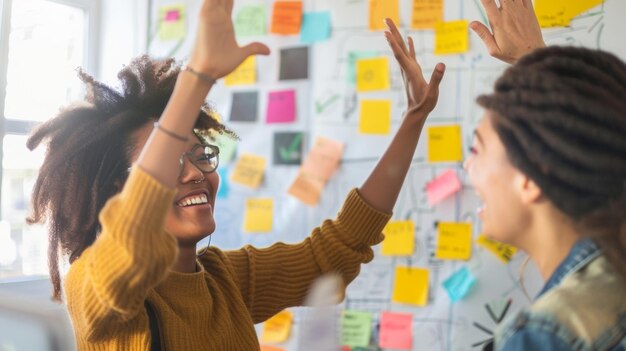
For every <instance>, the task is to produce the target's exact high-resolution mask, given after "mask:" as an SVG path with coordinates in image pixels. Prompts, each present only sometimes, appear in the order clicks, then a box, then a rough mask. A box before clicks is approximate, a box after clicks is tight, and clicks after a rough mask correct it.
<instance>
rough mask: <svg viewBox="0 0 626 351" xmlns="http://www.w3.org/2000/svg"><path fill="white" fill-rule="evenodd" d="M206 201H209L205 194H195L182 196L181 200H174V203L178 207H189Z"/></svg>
mask: <svg viewBox="0 0 626 351" xmlns="http://www.w3.org/2000/svg"><path fill="white" fill-rule="evenodd" d="M207 203H209V197H208V196H207V195H206V194H197V195H191V196H187V197H185V198H183V199H182V200H180V201H178V202H176V205H177V206H179V207H191V206H198V205H204V204H207Z"/></svg>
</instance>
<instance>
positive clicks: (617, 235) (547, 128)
mask: <svg viewBox="0 0 626 351" xmlns="http://www.w3.org/2000/svg"><path fill="white" fill-rule="evenodd" d="M625 97H626V64H624V62H622V61H620V60H619V59H618V58H617V57H616V56H614V55H612V54H610V53H607V52H603V51H599V50H590V49H585V48H575V47H549V48H545V49H540V50H536V51H534V52H533V53H531V54H530V55H528V56H525V57H524V58H522V59H521V60H519V61H518V63H517V64H515V65H514V66H512V67H510V68H509V69H508V70H507V71H506V72H505V73H504V74H503V76H502V77H500V78H499V79H498V81H497V82H496V84H495V91H494V93H493V94H490V95H483V96H480V97H479V98H478V103H479V104H480V105H482V106H483V107H484V108H486V109H488V110H490V111H493V112H495V113H494V120H493V121H494V128H495V130H496V132H497V134H498V136H499V138H500V140H501V141H502V143H503V144H504V146H505V148H506V152H507V156H508V158H509V159H510V160H511V163H512V164H513V165H514V166H515V167H517V168H518V169H520V170H521V171H522V172H524V173H525V174H527V175H528V176H529V177H530V178H531V179H533V181H535V182H536V183H537V184H538V185H539V187H540V188H541V190H542V191H543V192H544V194H545V195H546V197H547V198H548V199H549V200H550V201H551V202H552V203H553V204H554V205H555V206H556V207H557V208H559V209H560V210H561V211H562V212H564V213H565V214H566V215H568V216H569V217H570V218H572V219H573V220H574V221H575V223H576V224H577V226H578V227H579V229H580V230H581V231H582V232H583V233H586V234H587V235H589V236H591V237H593V238H594V239H595V240H596V241H597V242H598V243H599V244H600V247H601V248H602V250H603V252H604V254H605V255H606V256H607V258H608V259H609V261H610V262H611V263H612V264H613V266H614V267H615V269H616V270H617V271H618V272H620V273H621V275H622V276H624V278H625V279H626V191H625V188H626V99H625Z"/></svg>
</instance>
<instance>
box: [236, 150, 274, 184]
mask: <svg viewBox="0 0 626 351" xmlns="http://www.w3.org/2000/svg"><path fill="white" fill-rule="evenodd" d="M265 163H266V162H265V158H263V157H261V156H256V155H252V154H243V155H241V157H239V160H237V164H235V168H234V169H233V171H232V173H231V176H230V181H231V182H233V183H237V184H241V185H245V186H248V187H250V188H258V187H259V186H260V185H261V181H262V180H263V175H264V174H265Z"/></svg>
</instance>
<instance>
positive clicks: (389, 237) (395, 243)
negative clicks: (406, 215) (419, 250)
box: [381, 221, 415, 256]
mask: <svg viewBox="0 0 626 351" xmlns="http://www.w3.org/2000/svg"><path fill="white" fill-rule="evenodd" d="M383 234H385V240H383V245H382V247H381V253H382V254H383V256H410V255H412V254H413V251H414V250H415V224H414V223H413V221H390V222H389V223H387V225H386V226H385V228H384V229H383Z"/></svg>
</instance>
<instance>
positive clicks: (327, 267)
mask: <svg viewBox="0 0 626 351" xmlns="http://www.w3.org/2000/svg"><path fill="white" fill-rule="evenodd" d="M174 196H175V191H174V190H172V189H169V188H167V187H164V186H163V185H161V184H160V183H158V182H157V181H156V180H155V179H153V178H152V177H151V176H149V175H148V174H147V173H145V172H143V171H142V170H141V169H139V168H136V167H135V168H133V170H132V172H131V174H130V176H129V179H128V181H127V183H126V186H125V187H124V190H123V191H122V192H121V193H120V194H118V195H117V196H115V197H113V198H111V199H110V200H109V202H108V203H107V204H106V206H105V207H104V209H103V210H102V212H101V213H100V222H101V224H102V232H101V234H100V235H99V236H98V239H97V240H96V242H95V243H94V244H93V245H92V246H91V247H89V248H88V249H87V250H85V252H84V253H83V254H82V255H81V257H80V258H79V259H77V260H76V261H75V262H74V263H73V264H72V266H71V267H70V270H69V272H68V274H67V276H66V278H65V294H66V300H67V306H68V309H69V312H70V316H71V319H72V323H73V326H74V330H75V334H76V339H77V345H78V349H79V350H117V351H120V350H146V351H147V350H150V328H149V326H148V315H147V312H146V309H145V307H144V301H145V300H147V301H148V302H149V303H150V304H151V305H152V306H154V310H155V311H156V314H157V320H158V324H159V329H160V330H161V339H162V344H163V345H162V346H163V349H164V350H168V351H175V350H220V351H223V350H246V351H248V350H259V342H258V340H257V336H256V334H255V330H254V325H253V324H254V323H260V322H263V321H264V320H266V319H267V318H269V317H271V316H272V315H274V314H276V313H278V312H279V311H281V310H282V309H284V308H286V307H291V306H298V305H301V304H302V303H303V299H304V297H305V296H306V293H307V290H308V289H309V286H310V285H311V282H312V281H313V280H314V279H315V278H317V277H319V276H320V275H321V274H322V273H325V272H338V273H339V274H340V275H341V276H342V277H343V280H344V282H345V283H346V284H347V283H349V282H350V281H352V280H353V279H354V278H355V277H356V275H357V274H358V273H359V269H360V265H361V263H365V262H369V261H370V260H371V259H372V258H373V252H372V249H371V248H370V246H371V245H375V244H377V243H379V242H380V241H381V240H382V238H383V237H382V234H381V231H382V229H383V227H384V226H385V224H386V223H387V221H388V220H389V218H390V215H389V214H385V213H381V212H379V211H376V210H375V209H373V208H371V207H370V206H368V205H367V204H366V203H365V202H364V201H363V200H362V199H361V197H360V196H359V194H358V193H357V191H356V190H353V191H351V192H350V194H349V195H348V197H347V199H346V201H345V203H344V205H343V208H342V210H341V211H340V212H339V214H338V216H337V219H335V220H332V221H331V220H326V221H324V223H323V224H322V226H321V227H319V228H315V229H314V230H313V232H312V234H311V235H310V236H309V237H308V238H307V239H305V240H304V241H303V242H301V243H298V244H295V245H287V244H283V243H277V244H274V245H273V246H271V247H269V248H264V249H256V248H254V247H251V246H246V247H244V248H242V249H240V250H234V251H220V250H219V249H217V248H211V249H210V250H209V251H208V253H207V254H205V255H203V256H202V257H201V258H200V259H199V261H198V271H197V272H196V273H188V274H184V273H177V272H173V271H171V270H170V269H169V268H170V266H171V265H172V264H173V262H174V261H175V259H176V254H177V244H176V239H175V238H174V237H173V236H171V235H170V234H168V233H166V232H165V231H164V230H163V223H164V217H165V214H166V213H167V211H168V208H169V207H170V206H171V204H172V202H173V201H174Z"/></svg>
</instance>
